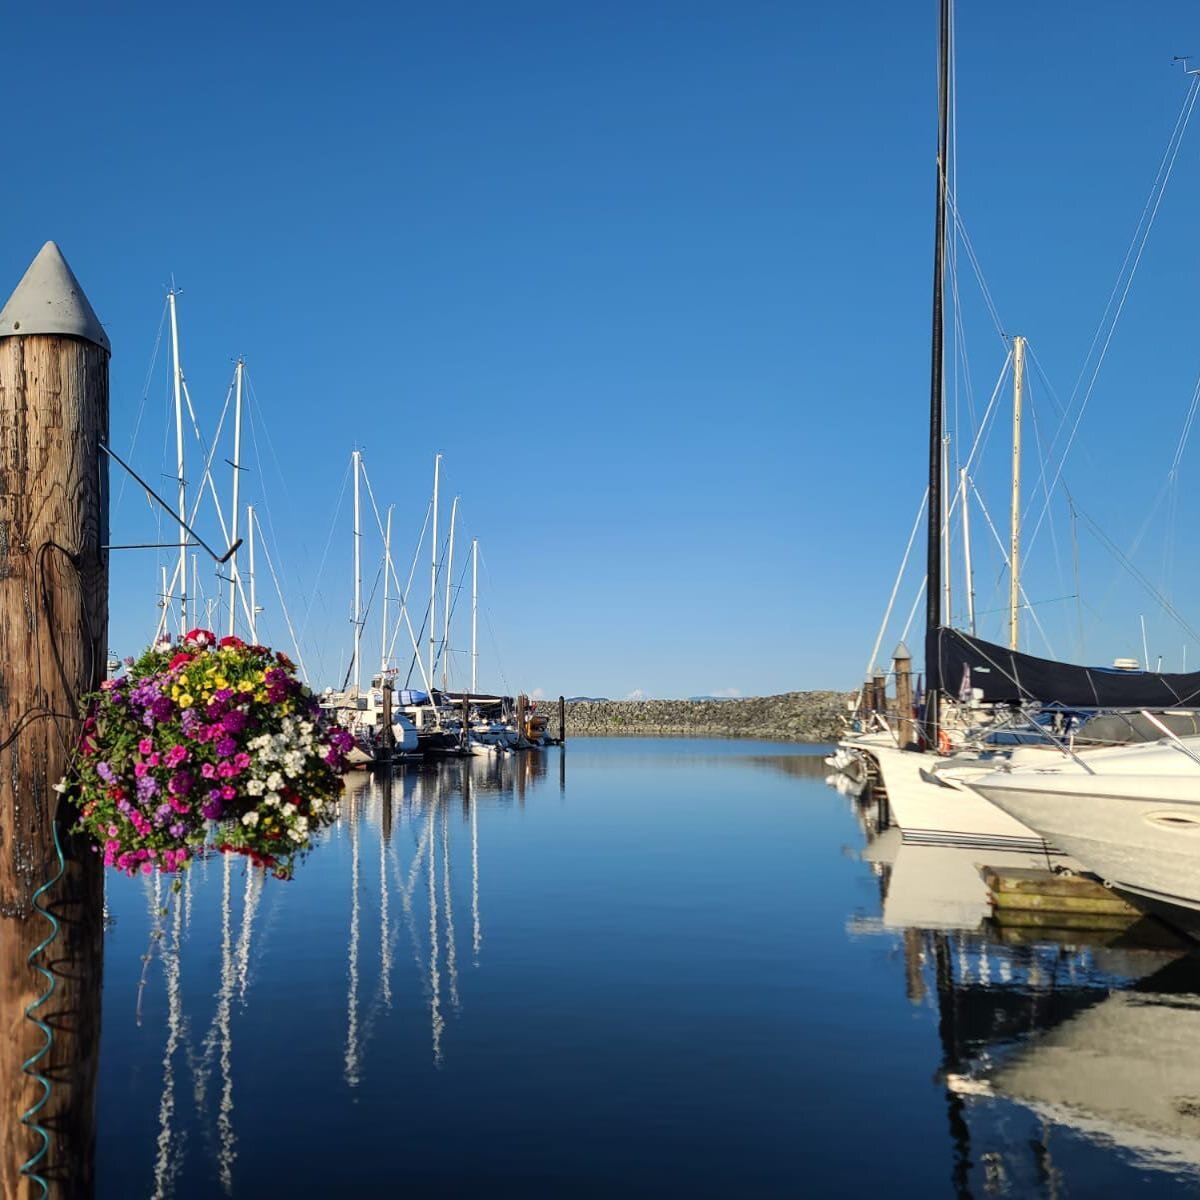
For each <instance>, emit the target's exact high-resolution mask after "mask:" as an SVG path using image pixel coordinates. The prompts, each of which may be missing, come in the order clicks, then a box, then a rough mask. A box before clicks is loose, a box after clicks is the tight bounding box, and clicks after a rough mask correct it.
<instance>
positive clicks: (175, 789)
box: [167, 771, 196, 796]
mask: <svg viewBox="0 0 1200 1200" xmlns="http://www.w3.org/2000/svg"><path fill="white" fill-rule="evenodd" d="M195 782H196V777H195V776H194V775H193V774H192V773H191V771H176V772H175V774H174V775H172V776H171V782H170V783H168V784H167V790H168V791H169V792H170V793H171V794H172V795H174V796H186V795H187V794H188V792H190V791H191V790H192V785H193V784H194V783H195Z"/></svg>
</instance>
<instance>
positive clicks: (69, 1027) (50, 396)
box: [0, 242, 109, 1200]
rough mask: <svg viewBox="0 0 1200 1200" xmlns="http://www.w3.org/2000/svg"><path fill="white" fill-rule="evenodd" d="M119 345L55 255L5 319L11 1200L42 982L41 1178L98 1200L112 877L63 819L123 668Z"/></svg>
mask: <svg viewBox="0 0 1200 1200" xmlns="http://www.w3.org/2000/svg"><path fill="white" fill-rule="evenodd" d="M108 357H109V342H108V337H107V336H106V335H105V332H104V329H103V328H102V327H101V325H100V322H99V320H98V319H97V318H96V314H95V313H94V312H93V311H92V306H91V305H90V304H89V303H88V300H87V297H86V296H85V295H84V294H83V289H82V288H81V287H80V286H79V282H78V280H76V278H75V276H74V275H73V274H72V273H71V268H70V267H68V266H67V264H66V262H65V260H64V259H63V257H62V255H61V254H60V253H59V250H58V247H57V246H56V245H55V244H54V243H53V242H47V243H46V245H45V246H43V247H42V249H41V251H40V252H39V254H38V256H37V257H36V258H35V259H34V260H33V263H32V264H31V265H30V267H29V270H28V271H26V272H25V276H24V278H23V279H22V280H21V282H20V283H19V284H18V285H17V289H16V291H15V292H13V294H12V296H11V297H10V298H9V301H8V303H7V304H6V305H5V306H4V308H3V310H0V738H2V740H0V964H2V967H0V1033H2V1036H0V1093H2V1103H3V1116H0V1197H3V1200H27V1198H30V1197H34V1196H37V1195H38V1194H39V1192H40V1189H39V1188H37V1187H36V1186H35V1185H34V1184H33V1183H32V1182H31V1181H30V1180H29V1179H28V1178H26V1177H24V1176H22V1175H21V1174H20V1168H21V1165H22V1164H23V1163H25V1162H26V1161H27V1160H29V1159H30V1158H32V1157H33V1156H34V1155H35V1154H36V1153H37V1151H38V1149H39V1147H40V1146H41V1144H42V1143H41V1139H40V1138H39V1137H38V1136H37V1135H36V1133H34V1132H33V1131H32V1130H31V1129H30V1128H28V1126H26V1125H24V1124H22V1123H21V1122H20V1120H19V1117H20V1116H21V1114H22V1113H24V1112H25V1111H26V1110H27V1109H28V1108H29V1107H30V1106H31V1105H32V1104H34V1103H36V1101H37V1099H38V1097H39V1096H40V1095H41V1094H42V1088H41V1087H40V1085H38V1084H36V1083H35V1082H34V1081H33V1080H32V1079H31V1078H30V1077H29V1076H28V1075H25V1074H24V1073H23V1072H22V1069H21V1068H22V1063H23V1062H24V1061H25V1060H26V1059H28V1058H30V1057H31V1056H33V1055H34V1054H36V1053H37V1051H38V1050H39V1049H40V1048H41V1046H42V1045H43V1042H44V1040H45V1039H44V1035H43V1033H42V1032H41V1030H39V1029H38V1027H37V1026H36V1025H34V1024H33V1023H32V1022H31V1021H27V1020H25V1019H23V1018H24V1013H25V1009H26V1007H27V1006H28V1005H30V1004H32V1003H34V1002H35V1001H36V1000H37V999H38V997H40V996H41V995H43V993H44V992H45V991H46V985H45V982H44V980H43V978H42V977H41V976H40V975H38V974H37V973H36V972H35V971H34V970H33V969H32V967H31V966H30V965H29V964H28V959H29V956H30V953H31V952H32V951H33V949H34V948H35V947H36V946H37V945H38V944H39V943H41V942H42V941H43V940H44V939H45V938H46V937H47V936H48V935H49V933H50V932H51V927H50V924H49V923H48V922H47V921H46V920H45V919H44V918H43V917H42V916H40V915H39V914H38V913H37V911H36V909H35V906H34V901H33V898H34V893H35V892H36V891H37V890H38V888H39V887H41V886H42V885H43V884H45V883H46V882H47V881H48V880H50V879H51V878H53V876H54V875H55V874H56V873H57V871H58V856H57V854H56V852H55V849H54V831H55V828H56V827H57V830H58V834H59V837H60V839H61V842H62V846H63V853H64V856H65V859H66V868H65V871H64V873H63V876H62V878H61V879H60V880H59V882H58V883H57V884H55V885H54V887H53V888H51V889H50V890H49V891H48V892H47V893H46V894H45V895H44V896H43V897H42V898H41V901H40V903H42V904H43V905H45V906H46V907H48V908H49V909H50V911H51V912H53V914H54V915H55V917H56V918H57V920H58V921H59V923H60V926H61V928H60V929H59V932H58V935H57V937H56V938H55V940H54V941H53V943H52V944H51V945H50V947H49V948H48V949H47V950H46V951H45V952H43V953H42V954H41V955H40V956H39V958H38V960H37V961H39V962H40V963H41V964H42V965H44V966H45V967H46V968H47V969H49V970H51V971H53V973H54V976H55V989H54V993H53V995H52V996H51V997H50V998H49V999H48V1000H47V1001H46V1003H44V1004H43V1005H41V1006H40V1008H38V1009H37V1016H38V1017H40V1018H41V1019H42V1020H43V1021H45V1022H46V1023H47V1024H48V1025H49V1026H50V1027H51V1029H52V1030H53V1040H52V1043H51V1045H50V1047H49V1050H48V1051H47V1053H46V1055H45V1056H44V1057H43V1058H42V1059H41V1061H40V1062H39V1063H38V1065H37V1068H36V1069H37V1070H39V1071H40V1072H41V1073H42V1074H43V1075H45V1076H46V1078H47V1079H48V1080H49V1081H50V1083H51V1092H50V1095H49V1098H48V1099H47V1101H46V1104H45V1106H44V1107H43V1108H42V1109H41V1111H40V1113H38V1115H37V1117H36V1118H35V1119H36V1121H37V1122H38V1123H39V1124H40V1125H42V1126H43V1127H44V1128H45V1129H47V1130H48V1131H49V1133H50V1146H49V1149H48V1152H47V1154H46V1156H45V1157H44V1158H42V1159H41V1160H40V1162H39V1163H38V1164H37V1165H36V1166H35V1167H34V1168H33V1170H35V1171H36V1172H37V1174H39V1175H40V1176H42V1177H43V1178H45V1179H46V1180H47V1182H48V1184H49V1186H50V1192H51V1194H52V1195H53V1196H54V1197H56V1198H57V1197H72V1198H74V1197H88V1196H91V1195H92V1194H93V1184H94V1175H93V1172H94V1168H93V1164H94V1157H95V1139H96V1127H95V1096H96V1071H97V1066H98V1056H99V1049H100V979H101V966H102V961H103V927H102V912H103V897H104V881H103V869H104V868H103V866H102V864H101V861H100V857H99V855H97V854H94V853H92V852H91V849H90V848H89V847H88V846H87V845H86V844H84V843H82V841H81V840H80V839H76V838H72V837H70V836H69V835H68V834H67V830H68V829H69V828H70V826H71V825H72V823H73V821H74V815H73V814H72V813H71V812H69V811H67V806H65V805H63V804H60V803H59V796H58V793H57V792H56V791H55V790H54V787H55V784H57V783H58V781H59V780H60V779H61V778H62V777H63V774H64V772H65V771H66V768H67V764H68V760H69V758H70V756H71V753H72V750H73V749H74V747H75V745H76V743H77V741H78V738H79V732H80V722H79V720H78V716H77V712H78V710H77V707H76V704H77V700H78V697H80V696H81V695H83V694H84V693H86V692H89V691H92V690H94V689H95V688H97V687H99V685H100V682H101V680H102V679H103V676H104V665H105V662H106V660H107V657H108V551H107V543H108V463H107V461H106V457H105V455H104V453H103V451H102V450H101V446H102V445H106V444H107V442H108Z"/></svg>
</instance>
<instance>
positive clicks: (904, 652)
mask: <svg viewBox="0 0 1200 1200" xmlns="http://www.w3.org/2000/svg"><path fill="white" fill-rule="evenodd" d="M892 666H893V667H894V669H895V672H896V739H897V741H899V743H900V749H901V750H908V749H909V748H910V747H914V746H915V743H916V740H917V729H916V722H915V721H914V720H913V688H912V654H911V653H909V649H908V647H907V646H906V645H905V644H904V643H903V642H901V643H900V644H899V645H898V646H897V647H896V649H895V652H894V653H893V654H892Z"/></svg>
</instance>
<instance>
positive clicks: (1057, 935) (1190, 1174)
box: [849, 793, 1200, 1197]
mask: <svg viewBox="0 0 1200 1200" xmlns="http://www.w3.org/2000/svg"><path fill="white" fill-rule="evenodd" d="M851 804H852V806H853V808H854V810H855V812H856V813H857V815H858V818H859V823H860V827H861V828H862V831H863V835H864V842H865V846H864V848H863V850H862V858H863V859H864V861H866V862H867V863H869V864H870V867H871V870H872V873H873V874H874V875H875V877H876V879H877V881H878V884H879V899H880V915H879V916H878V917H873V916H870V915H865V916H864V915H858V916H855V917H853V918H851V920H850V922H849V929H850V932H851V933H852V934H854V935H861V934H874V935H876V936H888V935H890V936H893V937H895V936H897V935H899V937H900V938H901V942H900V947H899V948H900V949H901V950H902V957H903V963H904V979H903V988H904V992H905V995H906V997H907V999H908V1000H909V1001H910V1002H911V1003H912V1004H913V1005H915V1006H918V1007H920V1008H926V1009H929V1010H931V1018H932V1019H933V1020H934V1021H935V1022H936V1028H937V1036H938V1044H939V1047H940V1061H939V1062H938V1063H937V1064H936V1067H937V1070H936V1074H935V1077H934V1078H935V1086H937V1087H938V1088H939V1089H940V1090H941V1092H942V1094H943V1100H944V1104H945V1109H946V1117H947V1129H948V1134H949V1137H948V1143H947V1144H948V1147H949V1150H950V1158H951V1162H950V1175H951V1183H952V1189H953V1193H954V1194H955V1195H956V1196H960V1197H967V1196H991V1195H1011V1196H1039V1197H1040V1196H1045V1197H1056V1196H1062V1195H1067V1194H1071V1195H1075V1194H1080V1195H1089V1196H1091V1195H1098V1196H1109V1195H1112V1196H1117V1195H1126V1194H1129V1191H1130V1189H1131V1188H1136V1187H1138V1186H1140V1185H1143V1184H1145V1183H1146V1182H1147V1174H1152V1175H1153V1178H1154V1180H1155V1182H1156V1184H1157V1185H1158V1187H1164V1186H1165V1187H1167V1188H1169V1189H1172V1190H1173V1189H1174V1188H1175V1187H1178V1188H1179V1189H1180V1194H1191V1193H1192V1190H1193V1189H1195V1188H1198V1187H1200V958H1198V957H1197V956H1196V955H1195V954H1194V953H1193V952H1192V951H1191V949H1190V947H1189V946H1188V943H1187V942H1185V941H1184V940H1183V939H1182V938H1180V937H1178V936H1177V935H1175V934H1174V933H1173V932H1172V931H1171V930H1169V929H1167V928H1166V927H1165V926H1163V925H1160V924H1159V923H1158V922H1157V921H1155V920H1154V919H1153V918H1141V919H1138V918H1132V919H1131V920H1130V921H1129V923H1128V924H1126V925H1125V927H1123V928H1109V929H1096V930H1082V929H1081V930H1073V931H1059V932H1055V931H1053V930H1047V929H1045V928H1012V927H1008V928H1006V927H1004V926H1001V925H998V924H996V923H995V922H994V921H993V919H992V918H991V916H990V913H989V906H988V900H987V892H986V888H985V887H984V886H983V884H982V881H981V879H980V876H979V874H978V870H977V863H976V861H975V859H976V858H978V857H979V856H972V855H970V854H966V855H964V852H963V851H962V850H958V849H950V848H939V847H928V846H913V845H905V844H904V842H903V840H902V838H901V837H900V836H899V831H898V830H895V829H894V828H890V829H889V828H885V829H883V830H882V831H881V830H879V828H878V825H879V822H880V813H879V812H878V809H877V807H876V805H875V803H874V800H873V799H872V797H871V796H870V794H869V793H867V794H865V795H864V796H862V797H857V798H851ZM998 857H1002V856H998V855H995V854H991V855H986V856H983V858H982V859H981V860H980V861H982V862H985V863H986V865H989V866H1004V865H1006V864H1004V863H1001V862H993V861H991V860H992V859H995V858H998ZM930 1065H931V1066H933V1065H934V1064H932V1063H931V1064H930ZM1088 1145H1102V1146H1104V1147H1105V1148H1106V1149H1107V1150H1108V1151H1110V1152H1112V1153H1110V1154H1108V1155H1105V1156H1104V1158H1103V1159H1101V1160H1099V1161H1100V1162H1103V1163H1106V1164H1107V1165H1105V1166H1100V1167H1098V1165H1097V1163H1098V1160H1097V1158H1096V1156H1095V1155H1094V1154H1091V1155H1089V1154H1087V1153H1086V1152H1085V1151H1086V1148H1087V1146H1088ZM1154 1194H1155V1195H1158V1194H1161V1192H1160V1191H1159V1190H1157V1189H1156V1190H1155V1191H1154Z"/></svg>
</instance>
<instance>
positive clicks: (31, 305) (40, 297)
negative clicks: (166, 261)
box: [0, 242, 112, 354]
mask: <svg viewBox="0 0 1200 1200" xmlns="http://www.w3.org/2000/svg"><path fill="white" fill-rule="evenodd" d="M31 333H59V334H66V335H67V336H69V337H77V338H82V339H83V340H84V341H86V342H93V343H94V344H95V345H97V346H100V347H102V348H103V349H105V350H107V351H108V352H109V353H110V354H111V353H112V346H111V345H110V343H109V340H108V334H107V333H105V332H104V326H103V325H101V324H100V318H99V317H97V316H96V313H95V310H94V309H93V308H92V306H91V304H90V303H89V302H88V298H87V296H85V295H84V294H83V288H81V287H80V286H79V280H78V279H76V278H75V272H74V271H72V270H71V268H70V267H69V266H67V260H66V259H65V258H63V256H62V251H61V250H60V249H59V248H58V246H57V245H55V243H54V242H47V243H46V244H45V245H44V246H43V247H42V248H41V249H40V250H39V251H38V254H37V258H35V259H34V260H33V262H31V263H30V264H29V270H28V271H26V272H25V274H24V275H23V276H22V278H21V282H20V283H18V284H17V287H16V290H15V291H14V292H13V294H12V295H11V296H9V298H8V303H7V304H6V305H5V306H4V308H3V309H0V338H6V337H23V336H25V335H26V334H31Z"/></svg>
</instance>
